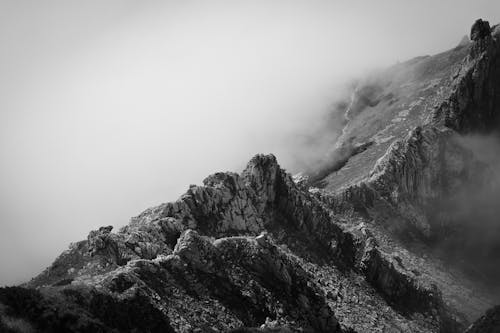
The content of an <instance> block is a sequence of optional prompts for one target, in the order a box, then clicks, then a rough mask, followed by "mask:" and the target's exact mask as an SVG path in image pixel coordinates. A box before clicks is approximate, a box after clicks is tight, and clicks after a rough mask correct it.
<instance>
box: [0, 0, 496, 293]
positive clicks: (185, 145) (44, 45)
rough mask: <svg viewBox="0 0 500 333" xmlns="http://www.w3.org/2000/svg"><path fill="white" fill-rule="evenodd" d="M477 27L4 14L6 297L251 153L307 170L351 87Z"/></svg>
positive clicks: (394, 16) (300, 11) (286, 5)
mask: <svg viewBox="0 0 500 333" xmlns="http://www.w3.org/2000/svg"><path fill="white" fill-rule="evenodd" d="M493 15H496V16H493ZM479 17H483V18H485V19H488V20H490V22H492V23H496V22H500V3H498V2H497V1H473V2H472V1H451V0H448V1H439V2H436V1H419V2H409V1H408V2H405V1H396V0H391V1H377V2H375V1H368V0H367V1H326V0H325V1H247V2H243V1H210V2H208V1H207V2H205V1H127V0H120V1H118V0H107V1H102V0H87V1H69V0H64V1H63V0H61V1H43V2H41V1H36V0H33V1H17V0H16V1H14V0H13V1H7V0H3V1H0V48H1V52H0V74H1V75H0V159H1V164H0V267H1V268H0V285H2V284H13V283H18V282H21V281H25V280H27V279H29V278H30V277H32V276H33V275H35V274H36V273H38V272H39V271H41V270H42V269H43V268H44V267H46V266H48V265H49V264H50V263H51V262H52V260H53V259H54V258H55V257H56V256H57V254H59V253H60V252H61V251H63V250H64V249H66V248H67V246H68V244H69V243H70V242H73V241H77V240H80V239H83V238H85V237H86V235H87V233H88V232H89V231H90V230H91V229H93V228H97V227H99V226H101V225H109V224H111V225H115V226H121V225H124V224H126V223H127V222H128V220H129V218H130V217H131V216H134V215H137V214H138V213H140V212H141V211H142V210H143V209H145V208H147V207H150V206H153V205H156V204H159V203H162V202H166V201H171V200H175V199H176V198H177V197H178V196H179V195H180V194H182V193H183V192H184V191H185V190H186V189H187V187H188V186H189V184H192V183H200V182H201V180H202V179H203V178H204V177H205V176H206V175H208V174H210V173H212V172H215V171H225V170H233V171H240V170H241V169H242V168H243V167H244V165H245V163H246V162H247V161H248V160H249V159H250V158H251V157H252V155H254V154H256V153H270V152H272V153H274V154H275V155H276V156H277V157H278V160H279V162H280V164H281V165H282V167H284V168H286V169H287V170H289V171H291V172H296V171H300V170H302V169H304V168H309V167H310V166H311V161H315V160H316V159H317V158H318V156H321V154H326V153H327V152H328V150H329V149H330V147H331V146H332V145H333V144H334V140H335V138H336V133H337V131H338V130H339V124H338V123H337V120H336V119H337V118H335V117H332V116H331V114H332V113H331V112H332V111H333V110H336V109H338V106H339V105H341V104H342V100H343V98H345V94H346V92H347V91H348V88H349V85H350V84H351V82H352V80H353V79H355V78H356V77H359V76H361V75H363V73H365V72H366V71H368V70H371V69H373V68H375V67H380V66H387V65H390V64H392V63H394V62H396V61H400V60H401V61H402V60H405V59H408V58H411V57H414V56H417V55H423V54H433V53H437V52H439V51H442V50H445V49H448V48H451V47H454V46H455V45H456V44H457V43H458V42H459V41H460V39H461V37H462V36H463V35H465V34H467V33H468V32H469V29H470V26H471V24H472V23H473V21H474V20H475V19H477V18H479ZM339 103H340V104H339Z"/></svg>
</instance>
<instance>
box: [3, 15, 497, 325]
mask: <svg viewBox="0 0 500 333" xmlns="http://www.w3.org/2000/svg"><path fill="white" fill-rule="evenodd" d="M470 37H471V38H470V39H471V40H470V41H464V40H463V41H461V43H460V44H459V45H458V46H457V47H456V48H454V49H452V50H449V51H446V52H443V53H441V54H438V55H434V56H426V57H418V58H415V59H412V60H409V61H407V62H404V63H400V64H397V65H394V66H392V67H390V68H388V69H386V70H383V71H379V72H377V73H374V74H372V75H370V76H368V77H366V78H364V79H363V80H362V81H360V83H359V84H358V86H357V87H356V89H355V91H354V92H353V96H352V99H351V100H350V101H349V103H346V104H347V105H348V107H347V109H346V110H342V112H344V113H345V117H346V126H345V127H344V129H343V132H342V135H341V137H340V138H339V139H338V142H337V145H336V150H335V151H334V152H333V153H332V154H331V155H330V156H329V158H328V159H326V160H325V161H324V163H321V165H318V168H317V169H316V170H313V171H311V172H309V174H305V175H303V176H302V177H295V178H293V177H292V176H291V175H289V174H288V173H287V172H286V171H285V170H283V169H282V168H281V167H280V165H279V164H278V161H277V160H276V158H275V157H274V156H273V155H256V156H255V157H253V158H252V159H251V160H250V161H249V163H248V165H247V167H246V168H245V170H244V171H243V172H242V173H241V174H237V173H232V172H225V173H216V174H213V175H210V176H209V177H207V178H206V179H205V180H204V181H203V185H202V186H194V185H193V186H190V187H189V189H188V190H187V192H186V193H185V194H184V195H182V196H181V197H180V198H179V199H178V200H177V201H175V202H171V203H165V204H161V205H159V206H157V207H153V208H149V209H147V210H145V211H144V212H142V213H141V214H139V215H138V216H137V217H134V218H132V219H131V221H130V223H129V224H128V225H127V226H125V227H123V228H121V229H120V230H118V231H117V232H113V230H112V229H113V228H112V227H111V226H104V227H101V228H99V229H98V230H94V231H91V232H90V233H89V235H88V237H87V239H86V240H82V241H80V242H77V243H74V244H72V245H71V246H70V248H69V249H68V250H67V251H65V252H63V253H62V254H61V255H60V256H59V257H58V258H57V259H56V260H55V261H54V263H53V264H52V265H51V266H50V267H48V268H47V269H46V270H45V271H44V272H42V273H41V274H40V275H38V276H37V277H35V278H33V279H32V280H31V281H30V282H28V283H26V284H24V285H23V286H20V287H9V288H0V319H1V321H0V331H2V332H3V331H5V332H31V331H33V332H35V331H43V332H59V331H60V332H227V331H233V332H464V331H465V330H466V329H467V328H468V327H469V326H470V325H471V323H472V322H473V321H474V320H476V319H477V318H479V317H480V316H481V314H482V313H484V311H486V310H487V309H488V308H490V307H492V306H493V305H494V302H495V301H497V300H498V298H496V297H497V295H495V292H497V291H496V290H493V289H492V285H491V284H488V281H489V280H488V277H491V276H495V275H494V274H496V272H495V271H494V270H493V269H491V270H490V268H489V266H486V265H483V263H480V264H481V265H479V263H478V265H479V266H474V265H475V264H476V263H475V262H474V260H475V258H476V257H475V256H474V255H477V258H479V257H480V256H481V255H482V253H483V252H484V251H486V252H487V253H488V255H490V256H492V258H493V259H491V260H492V262H491V263H490V264H491V265H490V266H495V265H496V263H497V262H498V263H500V251H498V252H495V251H497V249H496V248H494V244H493V243H488V242H486V243H485V244H482V246H483V247H481V248H480V250H481V251H479V250H477V252H478V253H477V254H473V255H471V257H470V260H469V261H467V262H466V264H464V265H449V264H448V263H447V261H446V260H445V257H444V255H443V253H442V252H446V251H448V250H449V249H453V250H454V251H456V255H459V256H462V255H464V257H465V255H468V254H467V253H466V251H476V249H478V248H477V247H476V246H477V245H476V244H475V243H470V244H469V243H468V245H467V246H463V248H462V249H460V244H461V242H462V241H463V240H464V239H465V238H466V237H467V235H468V232H469V231H470V230H469V229H467V228H468V225H462V224H460V223H459V221H458V220H457V218H456V217H455V215H453V214H452V212H450V211H448V210H447V209H445V207H446V205H445V204H444V203H445V202H446V203H447V202H449V200H455V196H457V195H458V194H461V193H462V192H463V191H464V190H467V189H468V188H469V187H470V186H474V187H483V186H488V185H489V184H490V183H491V182H492V181H491V180H492V179H493V171H492V170H491V166H489V165H487V164H485V163H484V162H483V161H481V160H480V159H478V158H477V156H476V154H475V152H474V151H473V150H471V149H470V148H469V147H468V146H467V145H464V144H463V143H462V141H460V138H461V137H462V136H463V135H469V134H472V133H483V134H484V133H491V132H493V131H496V130H500V28H499V26H494V27H490V26H489V23H488V22H486V21H482V20H478V21H476V22H475V23H474V25H473V26H472V29H471V34H470ZM457 200H458V199H457ZM495 230H496V229H495ZM499 230H500V226H499ZM464 237H465V238H464ZM443 242H445V244H446V247H443V246H442V244H443ZM443 249H444V250H443ZM461 251H462V252H461ZM486 252H484V253H486ZM454 253H455V252H454ZM497 253H498V254H499V256H496V257H495V254H497ZM494 258H497V260H498V261H494ZM471 267H473V268H475V269H477V268H479V269H480V270H481V271H482V272H485V273H484V274H485V275H488V276H487V277H486V278H485V279H484V281H483V280H482V279H476V278H475V277H476V275H474V274H475V273H471V272H470V271H468V270H467V269H465V268H471ZM494 311H496V310H491V311H490V312H488V314H487V315H486V317H483V318H482V319H480V320H482V321H481V322H478V323H476V324H474V325H473V326H471V327H470V328H469V330H468V332H479V331H480V330H478V329H477V328H475V327H483V326H480V325H489V327H490V328H491V327H493V329H497V328H495V327H496V326H495V325H497V323H496V321H494V320H493V319H492V320H490V319H489V318H495V317H494ZM482 323H483V324H482ZM484 323H486V324H484ZM492 323H493V324H492ZM491 332H494V330H492V331H491Z"/></svg>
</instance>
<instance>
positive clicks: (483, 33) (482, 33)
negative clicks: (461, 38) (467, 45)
mask: <svg viewBox="0 0 500 333" xmlns="http://www.w3.org/2000/svg"><path fill="white" fill-rule="evenodd" d="M490 34H491V29H490V23H489V22H488V21H483V20H482V19H478V20H477V21H476V22H474V24H473V25H472V28H471V31H470V39H471V40H473V41H477V40H480V39H483V38H485V37H488V36H490Z"/></svg>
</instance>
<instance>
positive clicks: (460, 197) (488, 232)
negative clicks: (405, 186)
mask: <svg viewBox="0 0 500 333" xmlns="http://www.w3.org/2000/svg"><path fill="white" fill-rule="evenodd" d="M456 142H457V143H458V144H459V145H460V146H461V147H462V148H464V149H465V150H466V151H468V152H469V153H470V154H471V157H472V159H471V161H475V162H474V163H477V164H476V169H475V170H473V171H472V172H471V173H470V174H469V175H468V176H467V178H468V179H467V181H466V182H465V183H464V184H463V185H462V186H461V187H460V188H459V189H458V190H454V191H453V193H450V194H449V195H448V196H447V197H445V198H443V199H442V200H438V201H437V204H438V211H439V214H440V215H441V221H442V222H444V223H445V224H450V225H451V226H452V229H450V230H449V231H448V235H447V237H446V238H444V239H441V240H440V241H439V242H438V243H437V244H435V245H436V249H437V250H438V252H440V253H441V254H443V255H444V257H445V258H446V259H448V260H449V262H451V263H453V264H454V265H457V266H460V267H462V268H463V269H465V271H466V272H467V273H470V274H471V275H472V276H474V277H476V278H479V279H482V280H484V282H487V283H492V284H493V285H494V286H495V287H498V281H499V278H500V205H499V204H498V203H499V198H500V156H499V154H498V152H500V134H498V132H496V133H491V134H488V135H486V134H483V135H479V134H474V135H466V136H461V137H457V138H456ZM497 294H498V292H497ZM499 296H500V295H497V296H496V297H497V298H498V297H499Z"/></svg>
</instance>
